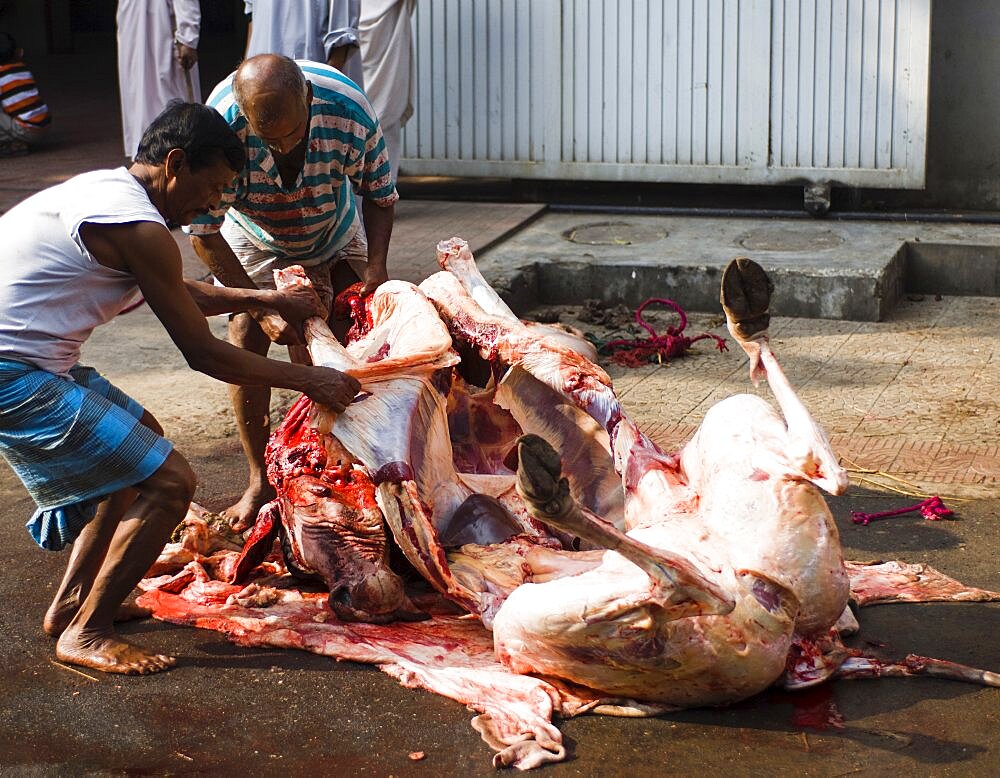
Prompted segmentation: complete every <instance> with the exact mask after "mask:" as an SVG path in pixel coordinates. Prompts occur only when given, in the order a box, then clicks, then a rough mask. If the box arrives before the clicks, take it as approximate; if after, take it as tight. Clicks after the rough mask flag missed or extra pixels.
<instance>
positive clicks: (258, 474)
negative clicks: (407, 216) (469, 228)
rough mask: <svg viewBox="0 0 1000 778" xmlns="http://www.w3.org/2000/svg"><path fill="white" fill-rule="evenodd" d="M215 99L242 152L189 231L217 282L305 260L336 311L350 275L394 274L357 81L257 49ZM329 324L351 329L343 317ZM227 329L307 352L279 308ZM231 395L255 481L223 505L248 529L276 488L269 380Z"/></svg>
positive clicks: (250, 279) (374, 126) (369, 126)
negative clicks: (270, 469) (271, 472)
mask: <svg viewBox="0 0 1000 778" xmlns="http://www.w3.org/2000/svg"><path fill="white" fill-rule="evenodd" d="M208 105H210V106H212V107H214V108H215V109H216V110H217V111H219V112H220V113H221V114H222V115H223V116H224V117H225V119H226V120H227V121H228V122H229V125H230V127H232V128H233V130H234V131H235V132H236V134H237V135H238V136H239V137H240V139H241V140H242V141H243V143H244V146H245V148H246V152H247V163H246V165H245V167H244V169H243V171H242V172H241V173H240V174H239V175H238V176H237V177H236V179H235V181H234V183H233V184H232V186H231V187H230V188H229V189H228V190H227V191H226V192H225V193H224V194H223V198H222V202H221V203H220V205H219V207H218V208H216V209H215V210H213V211H211V212H210V213H208V214H205V215H203V216H201V217H199V218H197V219H195V221H194V222H193V223H192V224H191V226H190V227H188V228H187V230H188V232H189V234H190V236H191V242H192V245H193V246H194V249H195V251H196V252H197V254H198V256H199V257H201V259H202V261H203V262H204V263H205V264H206V266H207V267H208V268H209V269H210V270H211V271H212V273H213V274H214V275H215V278H216V280H217V282H218V283H221V284H224V285H225V286H232V287H244V288H248V287H259V288H274V278H273V271H274V270H275V269H278V268H283V267H287V266H289V265H296V264H297V265H302V266H303V267H304V268H305V269H306V272H307V273H308V275H309V277H310V278H311V279H312V281H313V284H314V286H315V287H316V290H317V292H319V294H320V297H321V299H322V300H323V302H324V303H325V304H326V306H327V310H332V306H333V300H334V298H335V297H336V295H337V294H338V293H340V292H341V291H342V290H344V289H345V288H347V287H348V286H350V285H351V284H352V283H356V282H357V281H359V280H360V281H362V282H363V283H364V291H365V292H366V293H368V292H372V291H374V289H375V288H376V287H377V286H378V285H379V284H381V283H382V282H383V281H386V280H388V271H387V269H386V255H387V253H388V250H389V238H390V235H391V234H392V223H393V206H394V204H395V202H396V200H397V199H398V195H397V194H396V188H395V186H394V185H393V179H392V172H391V170H390V167H389V157H388V154H387V152H386V149H385V143H384V141H383V138H382V130H381V128H380V127H379V122H378V117H377V116H376V115H375V112H374V110H373V109H372V107H371V105H370V104H369V102H368V98H367V97H366V96H365V94H364V93H363V92H362V91H361V90H360V89H359V88H358V86H357V85H356V84H354V82H352V81H351V80H350V79H348V78H347V77H346V76H344V75H343V74H342V73H341V72H340V71H338V70H336V69H335V68H332V67H330V66H328V65H325V64H321V63H318V62H309V61H306V60H298V61H293V60H291V59H289V58H287V57H284V56H280V55H276V54H261V55H258V56H256V57H251V58H250V59H247V60H245V61H244V62H243V63H242V64H241V65H240V67H239V68H238V69H237V70H236V72H235V73H233V74H232V75H230V76H229V77H227V78H226V79H224V80H223V81H222V82H221V83H220V84H219V85H218V86H216V88H215V89H214V90H213V92H212V94H211V96H210V97H209V99H208ZM355 193H357V194H358V195H360V197H361V202H362V218H363V220H364V229H361V218H359V215H358V212H357V207H356V205H355ZM331 318H332V317H331ZM331 326H333V328H334V332H338V333H342V332H343V331H344V329H345V325H344V323H343V322H334V321H331ZM229 336H230V340H231V341H232V342H233V343H234V344H235V345H238V346H241V347H242V348H246V349H249V350H251V351H254V352H256V353H258V354H266V353H267V351H268V348H269V346H270V344H271V342H274V343H281V344H285V345H288V346H289V354H290V356H291V358H292V360H293V361H298V362H302V361H305V360H306V359H307V356H306V352H305V348H304V346H303V345H302V341H301V338H300V335H299V333H297V332H296V330H295V329H294V328H293V327H291V326H290V325H289V324H288V323H287V322H285V321H284V320H282V319H281V317H280V316H278V315H277V313H275V312H273V311H267V310H260V311H255V312H253V313H248V314H237V315H234V316H232V317H231V318H230V323H229ZM230 396H231V399H232V401H233V411H234V413H235V415H236V421H237V429H238V431H239V434H240V441H241V443H242V445H243V450H244V453H245V454H246V457H247V463H248V465H249V482H248V484H247V488H246V491H245V492H244V494H243V496H242V497H241V498H240V500H238V501H237V502H236V503H235V504H234V505H232V506H231V507H229V508H227V509H226V510H225V511H224V512H223V514H224V515H225V516H226V518H227V519H229V521H230V523H231V524H232V525H233V526H234V527H235V528H237V529H245V528H246V527H248V526H249V525H250V524H252V523H253V521H254V520H255V518H256V515H257V511H258V510H259V509H260V507H261V506H262V505H263V504H264V503H265V502H267V501H268V500H270V499H271V498H272V497H273V496H274V491H273V489H272V487H271V486H270V484H269V483H268V482H267V475H266V471H265V467H264V449H265V446H266V445H267V438H268V434H269V432H270V419H269V414H268V410H269V408H270V389H269V388H267V387H249V386H246V387H244V386H232V387H231V388H230Z"/></svg>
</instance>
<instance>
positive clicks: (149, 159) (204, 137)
mask: <svg viewBox="0 0 1000 778" xmlns="http://www.w3.org/2000/svg"><path fill="white" fill-rule="evenodd" d="M171 149H181V150H182V151H183V152H184V154H185V156H186V157H187V163H188V167H190V168H191V172H192V173H196V172H197V171H198V170H200V169H201V168H203V167H207V166H209V165H212V164H214V163H215V162H216V161H217V160H218V159H219V158H220V156H221V157H223V158H224V159H225V161H226V164H227V165H229V168H230V170H232V171H234V172H239V171H240V170H242V169H243V165H244V163H245V162H246V151H245V150H244V149H243V143H242V141H240V139H239V137H238V136H237V135H236V133H235V132H233V130H232V128H231V127H230V126H229V124H228V123H227V122H226V120H225V119H223V118H222V115H221V114H220V113H219V112H218V111H216V110H215V109H213V108H209V107H208V106H207V105H201V104H200V103H185V102H182V101H181V100H171V101H170V102H169V103H168V104H167V107H166V108H165V109H164V111H163V113H161V114H160V115H159V116H157V117H156V118H155V119H153V121H152V122H151V123H150V125H149V126H148V127H147V128H146V130H145V131H144V132H143V133H142V140H140V141H139V149H138V151H136V153H135V161H136V162H141V163H143V164H145V165H162V164H163V162H164V160H166V158H167V154H169V153H170V150H171Z"/></svg>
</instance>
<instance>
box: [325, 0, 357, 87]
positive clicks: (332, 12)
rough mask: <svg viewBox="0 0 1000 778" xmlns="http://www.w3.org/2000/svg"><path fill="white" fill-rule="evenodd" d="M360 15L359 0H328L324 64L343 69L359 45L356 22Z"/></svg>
mask: <svg viewBox="0 0 1000 778" xmlns="http://www.w3.org/2000/svg"><path fill="white" fill-rule="evenodd" d="M360 16H361V3H360V2H359V0H329V5H328V6H327V18H326V35H324V36H323V45H324V46H325V47H326V52H327V54H326V64H327V65H330V66H331V67H335V68H337V70H340V71H343V69H344V65H345V64H346V62H347V58H348V56H350V54H351V52H352V51H353V50H354V49H356V48H357V47H358V46H359V45H360V37H359V35H358V23H359V21H358V20H359V18H360Z"/></svg>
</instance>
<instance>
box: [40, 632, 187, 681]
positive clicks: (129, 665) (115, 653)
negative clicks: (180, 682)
mask: <svg viewBox="0 0 1000 778" xmlns="http://www.w3.org/2000/svg"><path fill="white" fill-rule="evenodd" d="M56 657H57V658H58V659H60V660H61V661H63V662H67V663H68V664H74V665H80V666H81V667H90V668H92V669H94V670H100V671H102V672H105V673H123V674H126V675H148V674H149V673H158V672H161V671H162V670H167V669H168V668H170V667H173V666H174V665H175V664H176V663H177V660H176V659H175V658H174V657H172V656H166V655H165V654H151V653H149V652H148V651H145V650H144V649H141V648H139V647H138V646H135V645H132V644H131V643H129V642H127V641H125V640H122V639H121V638H120V637H119V636H118V635H116V634H115V633H114V632H110V631H109V632H107V633H101V634H96V635H95V634H89V635H87V634H84V633H83V632H82V631H78V630H73V631H70V630H69V629H67V630H66V631H64V632H63V634H62V635H61V636H60V637H59V642H58V643H56Z"/></svg>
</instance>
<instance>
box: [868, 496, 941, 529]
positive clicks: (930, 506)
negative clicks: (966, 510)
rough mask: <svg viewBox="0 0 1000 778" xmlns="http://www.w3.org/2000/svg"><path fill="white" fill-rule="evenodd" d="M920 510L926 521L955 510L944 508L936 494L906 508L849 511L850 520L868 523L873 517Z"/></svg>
mask: <svg viewBox="0 0 1000 778" xmlns="http://www.w3.org/2000/svg"><path fill="white" fill-rule="evenodd" d="M914 511H920V515H921V516H923V517H924V518H925V519H927V520H928V521H938V520H940V519H943V518H945V517H946V516H951V515H953V514H954V513H955V512H954V511H952V510H950V509H948V508H946V507H945V504H944V502H942V500H941V498H940V497H938V496H937V495H934V496H933V497H928V498H927V499H926V500H924V501H923V502H918V503H917V504H916V505H911V506H909V507H908V508H897V509H896V510H894V511H880V512H879V513H862V512H861V511H851V521H853V522H854V523H855V524H868V522H870V521H874V520H875V519H885V518H888V517H889V516H899V515H901V514H903V513H913V512H914Z"/></svg>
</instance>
